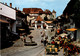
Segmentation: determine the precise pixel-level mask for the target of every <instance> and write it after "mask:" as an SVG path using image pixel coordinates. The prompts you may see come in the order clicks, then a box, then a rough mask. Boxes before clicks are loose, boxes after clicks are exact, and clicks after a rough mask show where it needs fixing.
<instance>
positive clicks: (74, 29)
mask: <svg viewBox="0 0 80 56" xmlns="http://www.w3.org/2000/svg"><path fill="white" fill-rule="evenodd" d="M66 30H67V31H76V30H77V29H76V28H71V29H66Z"/></svg>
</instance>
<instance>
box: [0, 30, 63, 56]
mask: <svg viewBox="0 0 80 56" xmlns="http://www.w3.org/2000/svg"><path fill="white" fill-rule="evenodd" d="M41 31H42V30H41V29H35V30H31V34H30V35H31V36H33V37H34V38H33V41H35V42H36V43H37V44H38V45H37V46H23V47H14V46H12V47H9V48H6V49H3V50H0V51H1V55H2V56H26V55H27V56H51V55H49V54H45V47H44V46H43V44H42V43H41ZM46 32H47V33H50V30H49V31H46ZM50 34H51V33H50ZM19 40H20V39H19ZM26 40H27V41H30V39H29V38H28V36H27V37H26ZM61 53H62V50H61V51H60V52H59V53H58V55H59V56H60V55H61V56H62V54H61ZM58 55H57V56H58Z"/></svg>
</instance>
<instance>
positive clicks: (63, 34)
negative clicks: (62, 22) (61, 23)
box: [60, 33, 68, 37]
mask: <svg viewBox="0 0 80 56" xmlns="http://www.w3.org/2000/svg"><path fill="white" fill-rule="evenodd" d="M67 35H68V34H66V33H62V34H60V36H61V37H64V36H67Z"/></svg>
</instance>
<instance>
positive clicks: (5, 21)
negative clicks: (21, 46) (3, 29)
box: [0, 19, 9, 23]
mask: <svg viewBox="0 0 80 56" xmlns="http://www.w3.org/2000/svg"><path fill="white" fill-rule="evenodd" d="M0 22H2V23H9V22H8V21H7V20H3V19H0Z"/></svg>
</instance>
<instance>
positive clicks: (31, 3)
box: [0, 0, 70, 16]
mask: <svg viewBox="0 0 80 56" xmlns="http://www.w3.org/2000/svg"><path fill="white" fill-rule="evenodd" d="M69 1H70V0H0V2H3V3H7V4H8V5H9V3H12V7H13V8H15V7H19V9H20V10H21V11H22V10H23V8H41V9H43V10H45V9H49V10H50V11H53V10H55V11H56V16H60V15H61V14H62V13H63V11H64V9H65V8H66V6H67V3H68V2H69Z"/></svg>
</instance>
